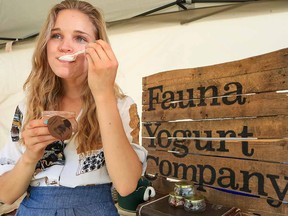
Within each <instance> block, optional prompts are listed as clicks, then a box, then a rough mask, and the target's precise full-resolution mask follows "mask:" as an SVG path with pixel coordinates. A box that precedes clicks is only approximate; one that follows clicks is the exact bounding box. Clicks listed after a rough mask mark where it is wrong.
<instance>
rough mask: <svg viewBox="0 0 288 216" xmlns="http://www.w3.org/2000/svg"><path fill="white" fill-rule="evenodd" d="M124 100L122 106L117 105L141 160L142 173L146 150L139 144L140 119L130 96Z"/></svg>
mask: <svg viewBox="0 0 288 216" xmlns="http://www.w3.org/2000/svg"><path fill="white" fill-rule="evenodd" d="M124 100H125V101H124V102H123V104H122V106H121V107H119V111H120V113H121V118H122V123H123V126H124V130H125V132H126V136H127V138H128V140H129V141H130V143H131V145H132V147H133V149H134V150H135V152H136V154H137V155H138V157H139V160H140V161H141V162H142V174H144V172H145V170H146V166H147V161H146V160H147V154H148V152H147V150H146V149H145V148H144V147H143V146H141V145H139V132H140V120H139V116H138V112H137V106H136V104H135V103H134V101H133V100H132V99H131V98H130V97H126V98H125V99H124Z"/></svg>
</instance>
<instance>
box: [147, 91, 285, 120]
mask: <svg viewBox="0 0 288 216" xmlns="http://www.w3.org/2000/svg"><path fill="white" fill-rule="evenodd" d="M142 110H143V112H142V121H173V120H180V119H212V118H233V117H252V116H271V115H288V94H287V93H261V94H252V95H237V96H236V95H235V96H230V97H228V98H227V97H226V98H225V97H222V98H219V97H218V98H207V99H203V100H201V99H194V100H190V101H182V102H181V101H178V102H177V103H165V104H149V105H144V106H143V107H142Z"/></svg>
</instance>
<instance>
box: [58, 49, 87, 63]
mask: <svg viewBox="0 0 288 216" xmlns="http://www.w3.org/2000/svg"><path fill="white" fill-rule="evenodd" d="M84 52H85V50H80V51H78V52H75V53H73V54H69V55H63V56H60V57H59V58H58V59H59V60H62V61H69V62H72V61H75V60H76V58H77V56H78V55H79V54H82V53H84Z"/></svg>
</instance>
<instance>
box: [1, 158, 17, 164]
mask: <svg viewBox="0 0 288 216" xmlns="http://www.w3.org/2000/svg"><path fill="white" fill-rule="evenodd" d="M15 164H16V162H15V160H12V159H9V158H5V157H4V158H0V165H15Z"/></svg>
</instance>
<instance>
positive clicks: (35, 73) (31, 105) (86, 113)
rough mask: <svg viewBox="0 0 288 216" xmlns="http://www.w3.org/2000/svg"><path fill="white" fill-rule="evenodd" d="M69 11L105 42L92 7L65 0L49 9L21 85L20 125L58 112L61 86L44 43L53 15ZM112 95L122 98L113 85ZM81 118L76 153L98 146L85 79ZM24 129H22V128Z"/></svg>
mask: <svg viewBox="0 0 288 216" xmlns="http://www.w3.org/2000/svg"><path fill="white" fill-rule="evenodd" d="M65 9H73V10H79V11H80V12H82V13H84V14H86V15H87V16H88V17H89V19H90V21H91V22H92V24H93V25H94V26H95V29H96V32H95V38H96V39H102V40H104V41H106V42H108V43H109V40H108V36H107V33H106V25H105V21H104V19H103V17H102V15H101V13H100V11H99V10H97V9H96V8H95V7H94V6H92V5H91V4H89V3H88V2H84V1H76V0H65V1H62V2H61V3H59V4H57V5H55V6H54V7H53V8H52V9H51V10H50V13H49V15H48V17H47V19H46V22H45V23H44V25H43V27H42V30H41V31H40V33H39V36H38V39H37V43H36V47H35V51H34V54H33V59H32V70H31V73H30V75H29V77H28V78H27V80H26V82H25V83H24V86H23V89H24V91H25V92H26V95H27V101H26V107H27V112H26V118H25V122H24V125H26V124H27V123H28V122H29V121H30V120H32V119H37V118H40V117H41V112H42V111H44V110H59V104H60V101H61V98H62V96H63V86H62V84H61V78H59V77H57V76H56V75H55V74H54V73H53V71H52V69H51V67H50V66H49V64H48V60H47V42H48V40H49V39H50V36H51V30H52V28H53V27H54V25H55V21H56V18H57V14H58V13H59V12H60V11H61V10H65ZM114 89H115V96H116V97H117V98H123V97H125V96H124V94H123V93H122V91H121V90H120V88H119V87H118V86H117V84H116V83H115V86H114ZM81 100H82V104H83V105H82V115H81V116H80V119H79V121H78V133H77V134H76V135H75V139H76V140H77V143H78V146H77V152H78V153H88V152H90V151H92V150H95V149H99V148H101V147H102V142H101V135H100V130H99V123H98V120H97V116H96V110H97V107H96V104H95V102H94V99H93V96H92V93H91V91H90V88H89V86H88V81H87V77H86V80H85V81H84V83H83V91H82V95H81ZM23 128H24V127H23Z"/></svg>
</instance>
